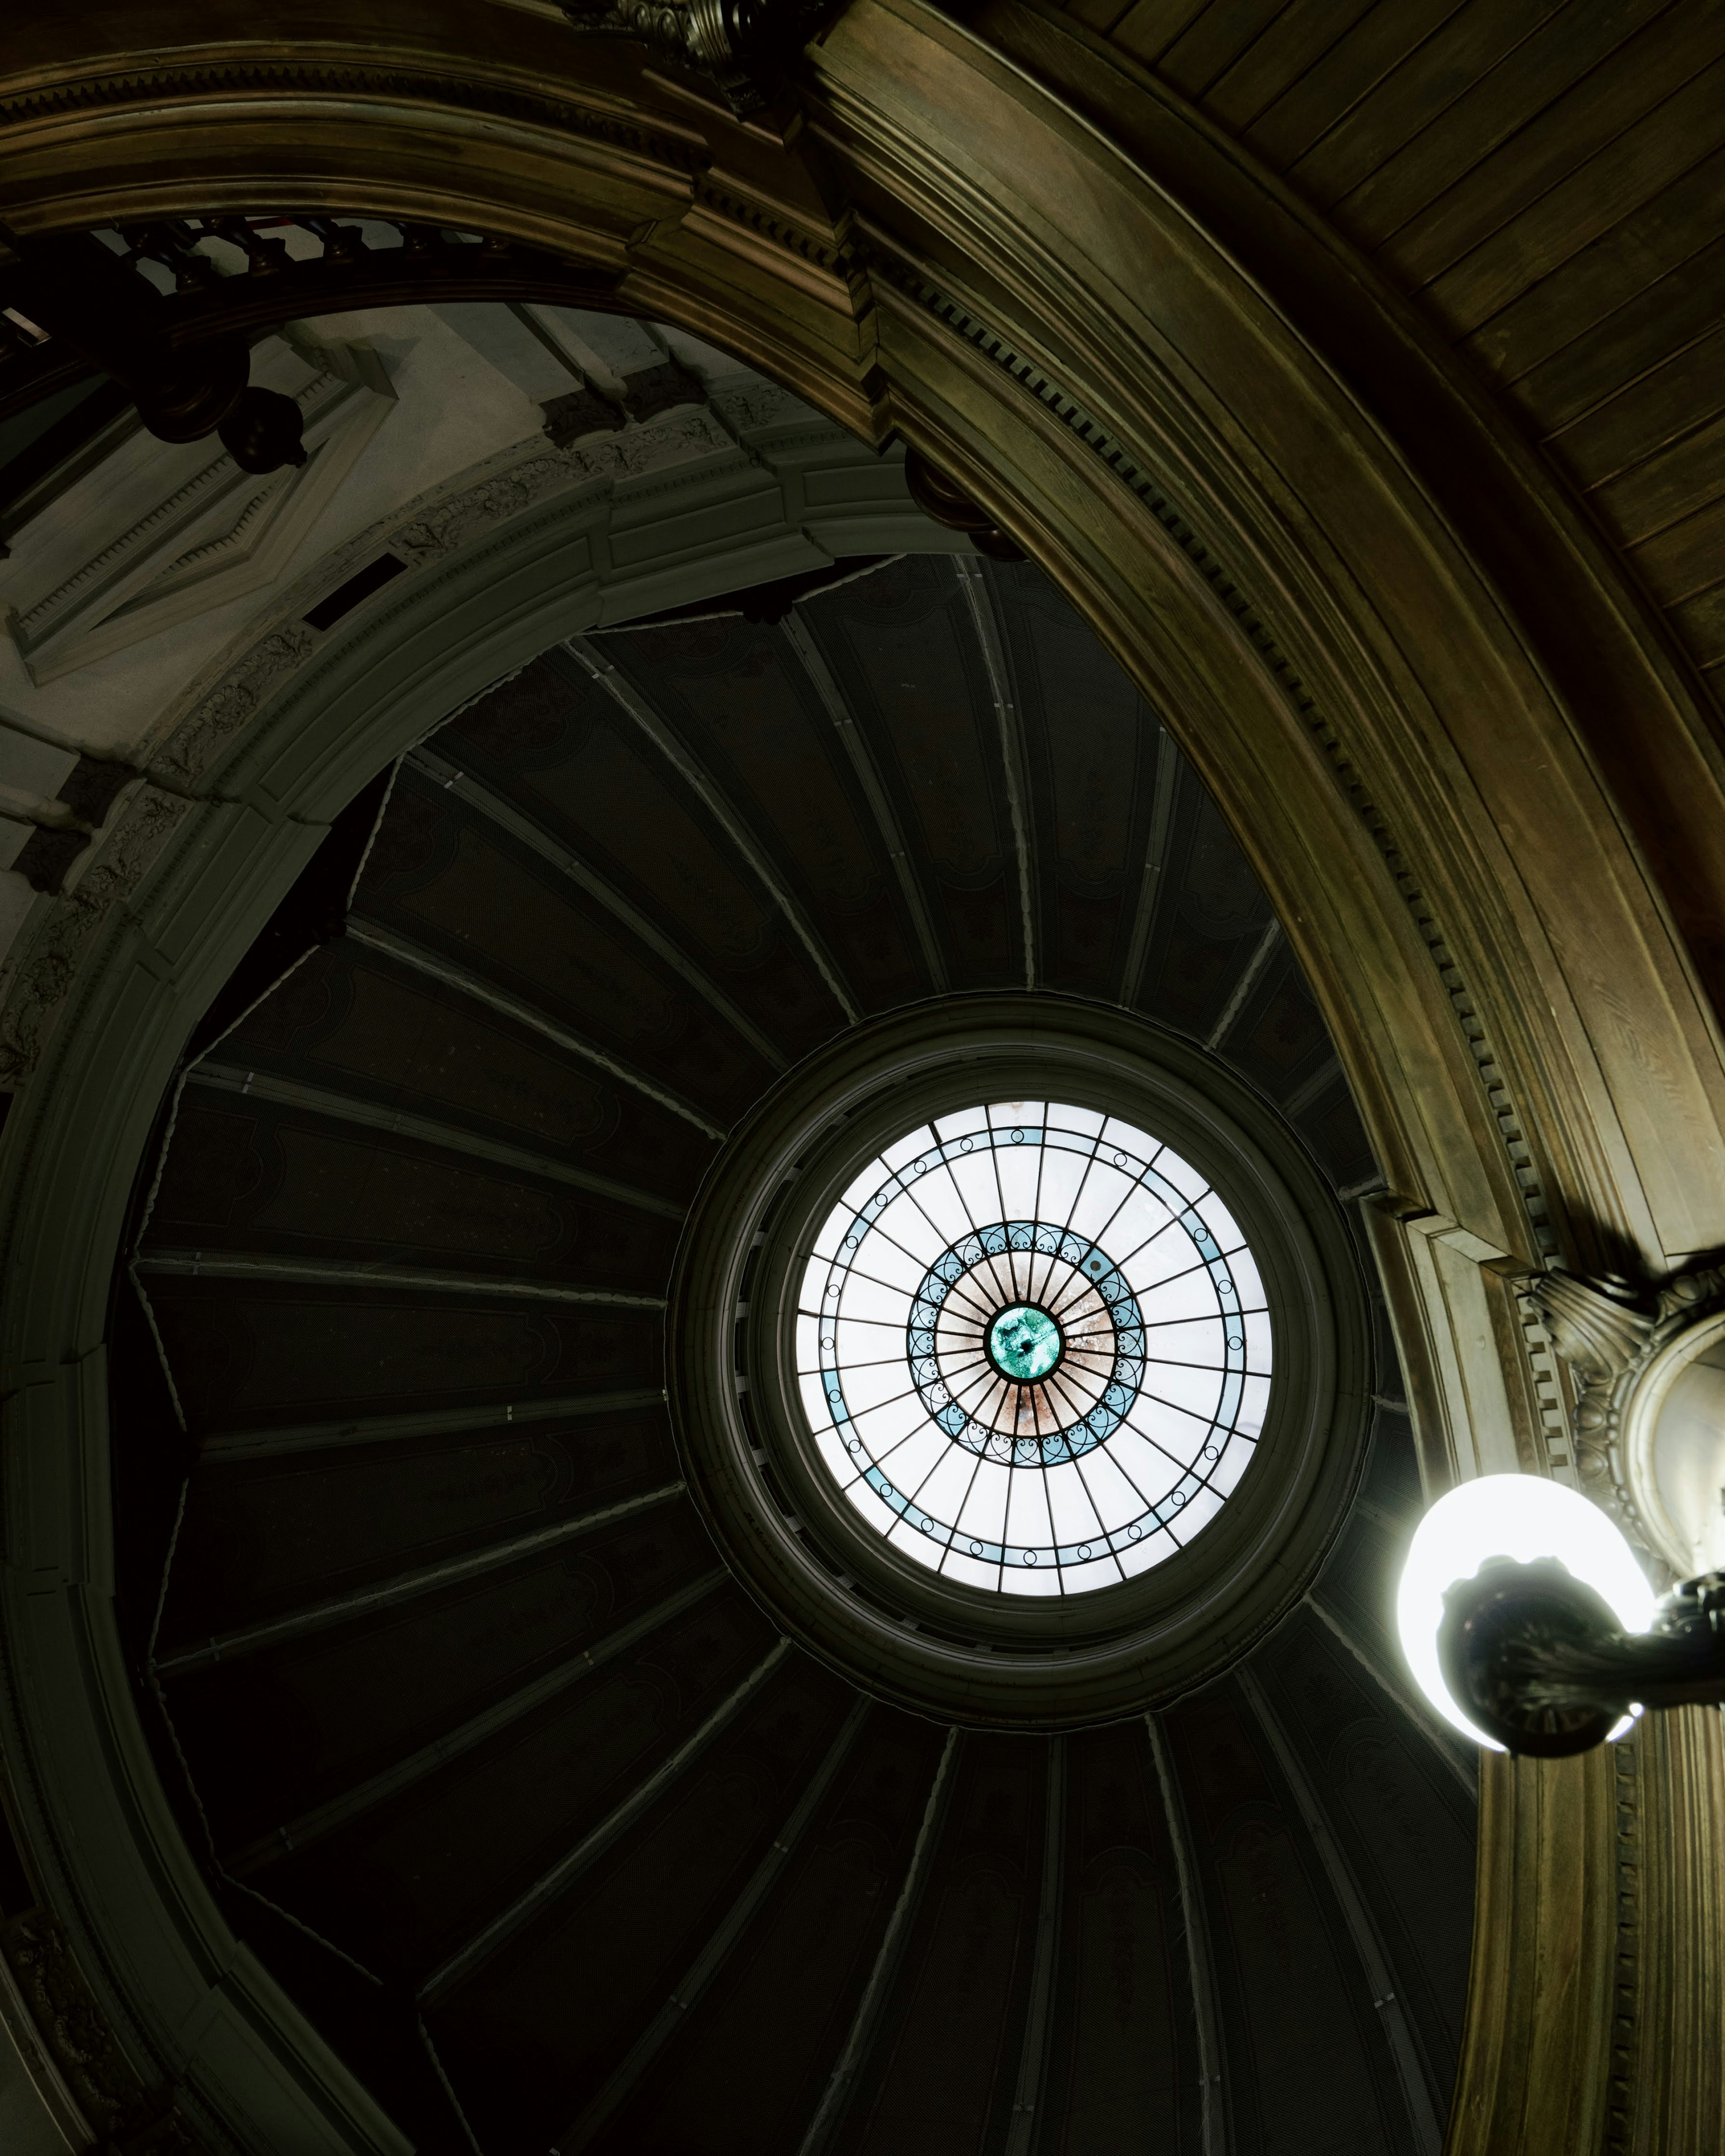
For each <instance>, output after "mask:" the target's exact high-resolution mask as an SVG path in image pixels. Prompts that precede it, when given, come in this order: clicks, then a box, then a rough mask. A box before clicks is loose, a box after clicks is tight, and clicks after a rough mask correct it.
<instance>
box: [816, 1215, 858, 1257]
mask: <svg viewBox="0 0 1725 2156" xmlns="http://www.w3.org/2000/svg"><path fill="white" fill-rule="evenodd" d="M849 1224H850V1214H848V1213H842V1212H839V1211H837V1210H834V1211H833V1212H831V1213H829V1214H828V1215H827V1217H826V1219H825V1220H824V1221H823V1222H822V1224H821V1230H820V1233H819V1235H817V1236H816V1237H815V1239H814V1242H813V1243H812V1244H811V1245H810V1246H809V1250H810V1255H812V1256H814V1257H815V1258H829V1257H831V1256H832V1255H833V1253H834V1251H835V1250H837V1249H838V1247H839V1242H840V1240H842V1238H843V1236H844V1234H845V1229H846V1227H847V1226H848V1225H849Z"/></svg>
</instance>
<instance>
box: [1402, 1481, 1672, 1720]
mask: <svg viewBox="0 0 1725 2156" xmlns="http://www.w3.org/2000/svg"><path fill="white" fill-rule="evenodd" d="M1494 1557H1507V1558H1513V1559H1514V1560H1515V1562H1516V1563H1518V1564H1531V1563H1534V1562H1535V1560H1536V1559H1538V1558H1558V1560H1559V1561H1560V1562H1561V1563H1563V1564H1564V1565H1565V1566H1567V1567H1568V1570H1569V1572H1570V1573H1572V1574H1573V1575H1574V1578H1577V1579H1579V1580H1581V1581H1583V1582H1584V1584H1586V1585H1588V1586H1589V1587H1591V1588H1593V1589H1595V1590H1596V1592H1597V1593H1599V1594H1600V1595H1602V1596H1603V1597H1604V1600H1605V1602H1606V1603H1607V1604H1609V1607H1610V1609H1612V1611H1613V1612H1614V1614H1615V1616H1616V1618H1617V1621H1618V1623H1619V1624H1620V1625H1622V1627H1623V1629H1624V1630H1625V1632H1645V1630H1647V1628H1648V1626H1649V1625H1651V1623H1652V1621H1653V1608H1654V1599H1655V1598H1654V1593H1653V1589H1651V1587H1650V1586H1649V1585H1648V1584H1647V1579H1646V1576H1645V1573H1643V1572H1642V1570H1641V1568H1640V1564H1639V1563H1637V1562H1636V1559H1635V1552H1634V1551H1633V1550H1632V1549H1631V1548H1630V1546H1629V1544H1628V1543H1626V1542H1625V1540H1624V1538H1623V1537H1622V1535H1621V1534H1620V1533H1619V1532H1618V1530H1617V1528H1616V1527H1615V1525H1614V1524H1613V1522H1611V1521H1610V1520H1609V1519H1608V1518H1607V1517H1606V1516H1605V1515H1604V1513H1603V1512H1601V1511H1600V1510H1599V1507H1598V1506H1597V1505H1591V1504H1589V1502H1588V1501H1587V1499H1586V1498H1585V1497H1583V1496H1579V1495H1578V1493H1577V1492H1576V1491H1574V1490H1568V1489H1565V1488H1564V1487H1563V1484H1562V1483H1560V1482H1548V1481H1546V1479H1545V1478H1544V1477H1543V1476H1538V1475H1486V1476H1481V1477H1480V1478H1479V1480H1478V1481H1474V1482H1464V1483H1462V1484H1461V1485H1460V1486H1459V1487H1458V1488H1456V1489H1454V1490H1451V1491H1449V1493H1448V1494H1447V1495H1446V1496H1442V1497H1440V1498H1439V1500H1438V1501H1437V1502H1436V1504H1435V1505H1434V1506H1433V1507H1432V1508H1431V1510H1430V1512H1428V1513H1427V1514H1426V1515H1425V1518H1424V1519H1423V1520H1422V1521H1421V1522H1420V1526H1419V1528H1418V1529H1417V1531H1416V1532H1415V1533H1414V1540H1413V1543H1412V1544H1411V1545H1410V1547H1409V1551H1408V1561H1407V1563H1406V1564H1405V1565H1404V1567H1403V1568H1402V1582H1401V1589H1400V1592H1399V1594H1398V1596H1397V1598H1396V1623H1397V1625H1398V1627H1399V1630H1400V1633H1401V1641H1402V1652H1403V1653H1404V1655H1406V1656H1407V1659H1408V1666H1409V1669H1410V1670H1412V1671H1413V1672H1414V1677H1415V1679H1416V1680H1417V1681H1418V1683H1419V1686H1420V1690H1421V1691H1423V1692H1424V1693H1425V1697H1427V1698H1428V1699H1429V1700H1430V1702H1431V1703H1432V1705H1433V1706H1434V1707H1435V1708H1436V1709H1437V1711H1438V1712H1439V1713H1440V1714H1441V1715H1442V1716H1443V1717H1444V1718H1445V1721H1446V1722H1453V1723H1454V1724H1455V1727H1456V1728H1457V1729H1459V1730H1461V1732H1463V1734H1464V1735H1466V1736H1468V1737H1471V1738H1472V1739H1473V1740H1474V1742H1475V1743H1477V1744H1483V1745H1486V1747H1487V1748H1489V1749H1490V1750H1491V1751H1493V1752H1501V1751H1502V1749H1503V1747H1502V1745H1501V1744H1498V1743H1495V1742H1494V1741H1493V1740H1492V1739H1491V1738H1489V1737H1487V1736H1486V1735H1485V1734H1484V1733H1483V1732H1481V1731H1480V1730H1478V1729H1476V1728H1475V1727H1474V1725H1473V1724H1472V1722H1470V1721H1469V1720H1468V1718H1467V1717H1466V1715H1465V1714H1464V1713H1463V1712H1461V1708H1460V1707H1458V1706H1457V1705H1456V1704H1455V1701H1454V1700H1453V1699H1452V1698H1451V1697H1450V1691H1449V1688H1448V1686H1446V1685H1445V1682H1444V1678H1443V1672H1442V1671H1441V1670H1440V1668H1439V1666H1438V1650H1437V1639H1438V1627H1439V1626H1440V1625H1441V1624H1442V1622H1443V1619H1444V1594H1445V1590H1446V1589H1449V1588H1450V1587H1452V1586H1454V1584H1455V1582H1456V1581H1457V1580H1458V1579H1471V1578H1474V1577H1475V1575H1476V1573H1478V1571H1479V1568H1480V1567H1481V1565H1482V1564H1483V1563H1485V1562H1486V1559H1487V1558H1494ZM1631 1719H1632V1717H1630V1715H1625V1717H1624V1718H1623V1719H1622V1721H1621V1722H1619V1723H1618V1724H1617V1726H1616V1727H1615V1729H1613V1730H1612V1732H1611V1736H1612V1737H1613V1738H1618V1737H1620V1736H1621V1735H1622V1734H1623V1732H1624V1731H1625V1730H1626V1729H1627V1728H1628V1727H1630V1721H1631Z"/></svg>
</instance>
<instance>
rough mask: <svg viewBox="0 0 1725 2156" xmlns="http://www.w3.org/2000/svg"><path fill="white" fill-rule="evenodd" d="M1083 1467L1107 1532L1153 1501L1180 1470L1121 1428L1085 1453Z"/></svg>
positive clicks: (1141, 1510) (1132, 1517)
mask: <svg viewBox="0 0 1725 2156" xmlns="http://www.w3.org/2000/svg"><path fill="white" fill-rule="evenodd" d="M1083 1466H1084V1479H1085V1481H1086V1482H1087V1483H1088V1484H1089V1485H1090V1490H1091V1496H1093V1497H1094V1498H1095V1500H1096V1510H1097V1512H1099V1513H1100V1514H1101V1521H1102V1525H1103V1526H1104V1527H1106V1528H1108V1529H1109V1530H1110V1531H1112V1530H1113V1529H1114V1528H1116V1527H1125V1526H1127V1524H1128V1522H1131V1521H1132V1520H1135V1519H1137V1517H1138V1515H1139V1514H1140V1513H1141V1512H1143V1511H1144V1509H1145V1507H1147V1506H1150V1505H1153V1504H1155V1503H1156V1502H1157V1501H1158V1499H1159V1498H1160V1497H1161V1496H1162V1494H1163V1491H1165V1490H1167V1489H1168V1488H1169V1487H1170V1486H1172V1485H1173V1482H1174V1481H1176V1479H1177V1478H1178V1475H1179V1472H1180V1471H1179V1469H1178V1467H1176V1466H1174V1464H1173V1461H1172V1460H1162V1459H1160V1458H1159V1456H1158V1455H1157V1454H1155V1453H1153V1452H1152V1451H1151V1450H1150V1448H1149V1447H1148V1446H1147V1445H1146V1444H1145V1443H1144V1440H1142V1438H1141V1437H1140V1438H1135V1437H1134V1436H1133V1435H1132V1432H1131V1431H1130V1430H1116V1431H1115V1433H1114V1435H1113V1436H1112V1437H1111V1438H1110V1439H1109V1440H1108V1442H1107V1443H1106V1445H1098V1446H1097V1447H1096V1450H1095V1451H1094V1452H1086V1454H1085V1455H1084V1461H1083Z"/></svg>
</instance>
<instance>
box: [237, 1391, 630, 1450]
mask: <svg viewBox="0 0 1725 2156" xmlns="http://www.w3.org/2000/svg"><path fill="white" fill-rule="evenodd" d="M664 1404H665V1394H664V1392H663V1391H662V1390H660V1389H652V1390H649V1389H646V1388H644V1387H643V1388H639V1389H635V1390H634V1391H631V1392H619V1393H585V1394H564V1395H563V1396H562V1397H561V1398H559V1399H532V1400H500V1401H498V1402H496V1403H495V1404H491V1405H487V1406H484V1407H465V1406H464V1407H459V1408H429V1409H425V1410H424V1412H423V1413H421V1414H383V1415H354V1416H351V1417H349V1418H347V1419H345V1420H343V1421H341V1422H306V1423H297V1424H293V1425H292V1426H291V1427H290V1428H288V1429H285V1430H218V1432H217V1433H216V1434H215V1435H213V1436H211V1437H206V1438H204V1439H203V1440H202V1441H201V1442H200V1444H199V1445H198V1460H199V1462H200V1464H201V1465H203V1466H212V1467H213V1466H223V1465H224V1464H226V1463H228V1462H229V1461H234V1460H267V1459H270V1458H271V1457H273V1456H275V1455H278V1454H281V1453H290V1452H326V1451H329V1450H331V1449H332V1448H334V1447H336V1446H341V1445H391V1444H394V1443H396V1442H398V1441H399V1440H406V1439H411V1438H416V1437H442V1436H445V1435H449V1433H451V1432H453V1431H456V1430H495V1429H497V1428H499V1427H500V1426H504V1427H506V1426H507V1425H509V1424H512V1423H536V1422H556V1421H559V1420H561V1419H562V1418H563V1417H564V1416H566V1415H596V1414H626V1413H628V1412H629V1410H630V1409H635V1408H657V1407H662V1406H663V1405H664Z"/></svg>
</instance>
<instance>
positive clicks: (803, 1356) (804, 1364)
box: [797, 1317, 830, 1371]
mask: <svg viewBox="0 0 1725 2156" xmlns="http://www.w3.org/2000/svg"><path fill="white" fill-rule="evenodd" d="M826 1337H830V1335H826V1334H823V1332H821V1329H820V1327H819V1326H818V1325H817V1324H816V1323H815V1322H814V1319H813V1318H812V1317H799V1318H798V1320H797V1368H798V1370H799V1371H801V1370H813V1369H814V1368H816V1367H817V1366H818V1365H819V1362H820V1343H821V1341H822V1340H823V1338H826Z"/></svg>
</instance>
